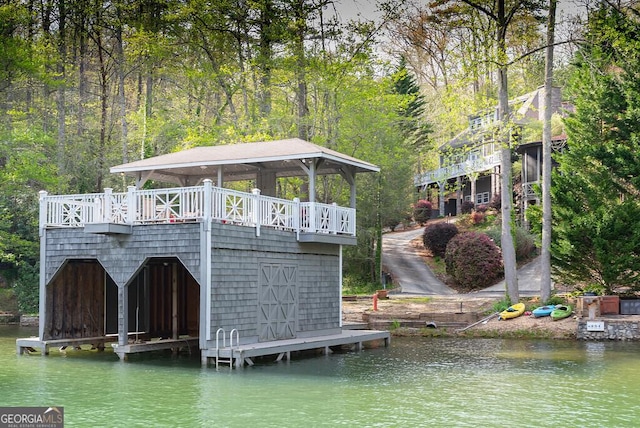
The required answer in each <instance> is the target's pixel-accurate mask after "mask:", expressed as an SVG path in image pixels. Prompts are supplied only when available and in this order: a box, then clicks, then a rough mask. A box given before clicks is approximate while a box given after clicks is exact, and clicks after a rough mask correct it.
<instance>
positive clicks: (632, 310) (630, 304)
mask: <svg viewBox="0 0 640 428" xmlns="http://www.w3.org/2000/svg"><path fill="white" fill-rule="evenodd" d="M620 314H622V315H640V299H622V300H620Z"/></svg>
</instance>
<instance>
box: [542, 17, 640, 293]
mask: <svg viewBox="0 0 640 428" xmlns="http://www.w3.org/2000/svg"><path fill="white" fill-rule="evenodd" d="M638 34H640V19H639V18H638V15H637V13H636V12H634V10H632V9H625V8H621V9H617V8H614V7H612V6H610V5H601V6H600V8H599V9H597V10H596V11H594V12H593V13H592V14H591V15H590V17H589V24H588V31H587V34H586V42H585V43H583V44H582V46H581V47H580V50H579V52H578V56H577V60H576V62H575V65H574V67H573V71H572V74H571V78H570V89H571V91H572V93H573V94H574V104H575V113H574V114H572V115H571V117H569V118H568V119H567V120H566V127H567V136H568V150H567V151H566V152H564V153H563V154H562V155H561V156H559V158H558V161H559V168H558V169H557V170H556V171H554V173H553V181H552V189H551V197H552V203H553V205H552V209H553V233H554V240H553V243H552V247H551V254H552V260H553V265H552V266H553V270H554V273H555V274H557V275H558V277H559V279H560V280H561V281H564V282H566V283H569V284H574V285H576V286H584V285H589V284H594V283H595V284H599V285H601V286H603V287H604V288H605V290H606V292H607V293H611V292H613V291H615V290H616V288H617V287H621V286H625V287H630V288H631V289H636V288H637V285H636V284H637V283H638V275H639V274H640V246H639V245H638V242H640V220H639V219H640V204H639V203H638V201H639V196H640V102H639V100H640V76H639V75H638V73H637V65H638V61H639V60H640V49H639V48H640V42H638V40H640V38H639V37H638Z"/></svg>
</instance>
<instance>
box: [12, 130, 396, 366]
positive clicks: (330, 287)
mask: <svg viewBox="0 0 640 428" xmlns="http://www.w3.org/2000/svg"><path fill="white" fill-rule="evenodd" d="M376 171H379V169H378V167H376V166H375V165H372V164H370V163H367V162H364V161H362V160H358V159H355V158H353V157H350V156H346V155H344V154H341V153H338V152H336V151H333V150H329V149H327V148H324V147H321V146H318V145H315V144H312V143H309V142H307V141H304V140H300V139H287V140H278V141H269V142H259V143H246V144H235V145H226V146H211V147H197V148H193V149H189V150H185V151H181V152H178V153H171V154H166V155H162V156H156V157H153V158H149V159H144V160H140V161H136V162H131V163H128V164H124V165H120V166H116V167H113V168H111V172H112V173H116V174H123V175H126V176H132V177H134V178H135V186H129V187H128V188H127V191H126V192H123V193H117V192H114V191H113V190H112V189H105V190H104V192H103V193H99V194H83V195H49V194H47V193H46V192H41V194H40V221H39V222H40V226H39V227H40V246H41V250H40V251H41V265H40V266H41V270H40V328H39V337H38V338H29V339H18V341H17V348H18V352H19V353H23V352H25V351H26V350H36V349H39V350H40V351H41V352H42V353H43V354H46V353H48V350H49V348H50V347H52V346H55V347H57V348H61V349H63V348H65V347H69V346H73V347H80V346H81V345H91V346H93V347H97V348H104V346H105V344H109V343H111V346H112V347H113V349H114V352H115V353H116V354H117V355H118V356H119V357H120V358H121V359H126V358H127V356H128V355H129V354H133V353H138V352H146V351H151V350H156V349H173V350H177V349H179V348H187V349H189V350H191V351H192V352H193V351H194V350H199V351H200V355H201V358H202V362H203V364H205V365H206V364H207V363H208V362H209V361H213V360H215V362H216V365H218V363H220V362H225V363H228V364H229V365H230V366H231V365H235V366H236V367H241V366H243V365H244V364H252V358H253V357H256V356H262V355H275V356H277V359H282V358H285V357H289V355H290V352H292V351H299V350H305V349H316V348H319V349H324V350H325V351H326V352H329V349H330V347H331V346H338V345H348V344H352V345H355V346H356V347H361V346H362V343H363V342H366V341H373V340H384V341H385V344H388V341H389V333H388V332H384V331H369V330H352V329H346V328H343V325H342V306H341V294H342V289H341V288H342V248H343V246H344V245H354V244H355V242H356V236H355V235H356V210H355V201H356V174H357V173H362V172H376ZM327 174H339V175H341V176H342V178H343V179H344V181H345V182H346V183H348V185H349V186H350V206H349V207H341V206H338V205H336V204H325V203H319V202H316V200H315V195H316V191H315V185H316V180H317V178H318V177H319V176H321V175H327ZM280 177H303V178H304V179H305V182H306V183H307V184H308V195H309V196H308V198H306V199H308V200H304V201H303V200H300V199H298V198H295V199H293V200H285V199H281V198H278V197H277V189H278V186H277V184H278V179H279V178H280ZM150 180H153V183H168V184H169V185H171V184H173V185H177V186H179V187H163V188H157V189H143V186H144V185H145V184H146V183H147V182H149V181H150ZM241 180H251V181H252V182H253V183H255V189H254V190H253V191H252V192H250V193H247V192H239V191H236V190H231V189H229V188H225V187H224V185H225V183H229V182H234V181H241Z"/></svg>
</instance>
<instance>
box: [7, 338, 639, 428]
mask: <svg viewBox="0 0 640 428" xmlns="http://www.w3.org/2000/svg"><path fill="white" fill-rule="evenodd" d="M20 333H22V334H20ZM18 335H21V336H24V335H25V334H24V332H20V331H12V330H11V329H7V328H5V327H0V384H2V386H3V393H2V395H1V396H0V397H1V398H0V405H12V406H18V405H52V404H55V405H62V406H64V407H65V416H66V418H67V422H68V425H69V426H87V425H91V426H114V425H124V426H188V427H191V426H216V427H247V426H255V427H276V426H277V427H298V426H308V427H317V426H332V427H333V426H349V427H351V426H380V427H395V426H409V427H414V426H434V427H439V426H443V425H449V426H456V427H458V426H461V427H465V426H469V427H485V426H486V427H488V426H499V425H505V424H509V425H512V424H513V425H519V426H539V425H540V424H541V423H545V424H546V423H548V421H550V420H555V418H559V419H558V420H560V421H564V422H563V423H564V424H565V425H568V426H582V427H602V426H607V427H608V426H617V427H618V426H635V425H636V421H637V420H639V417H640V410H638V408H637V397H638V394H639V393H640V387H639V385H640V373H639V372H638V370H636V366H637V355H638V354H637V353H638V351H639V350H640V345H639V344H636V343H621V342H599V343H592V342H588V343H585V342H574V341H526V340H498V339H430V338H395V339H394V340H393V341H392V345H391V347H389V348H377V349H369V350H366V351H364V352H361V353H337V354H333V355H330V356H317V357H313V358H300V359H295V360H294V361H292V362H283V363H278V364H273V363H270V364H262V365H257V366H254V367H250V368H247V369H244V370H240V371H237V370H233V371H231V370H229V369H228V368H226V367H225V368H222V369H221V370H219V371H216V370H215V369H214V368H211V367H209V368H201V367H200V361H199V359H198V358H197V357H195V356H194V357H193V358H189V357H180V358H171V357H169V356H160V355H159V354H154V355H153V356H145V357H140V358H136V359H135V361H134V362H131V363H121V362H119V361H118V358H117V357H116V356H115V355H114V354H113V353H112V352H109V351H108V352H104V353H97V352H93V351H82V352H74V351H70V352H68V353H67V354H66V355H61V354H59V353H57V352H55V351H54V352H53V353H52V355H51V356H49V357H40V356H38V355H33V356H20V357H18V356H16V355H15V337H17V336H18ZM26 335H28V334H26ZM6 391H10V392H8V393H7V392H6ZM114 421H116V422H115V423H114Z"/></svg>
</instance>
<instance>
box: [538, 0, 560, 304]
mask: <svg viewBox="0 0 640 428" xmlns="http://www.w3.org/2000/svg"><path fill="white" fill-rule="evenodd" d="M556 3H557V2H556V0H549V17H548V21H547V50H546V56H545V70H544V73H545V78H544V123H543V129H542V251H541V256H540V266H541V271H540V300H541V301H542V302H543V303H544V302H546V301H547V300H549V297H551V137H552V135H551V113H552V103H553V43H554V41H555V26H556Z"/></svg>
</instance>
